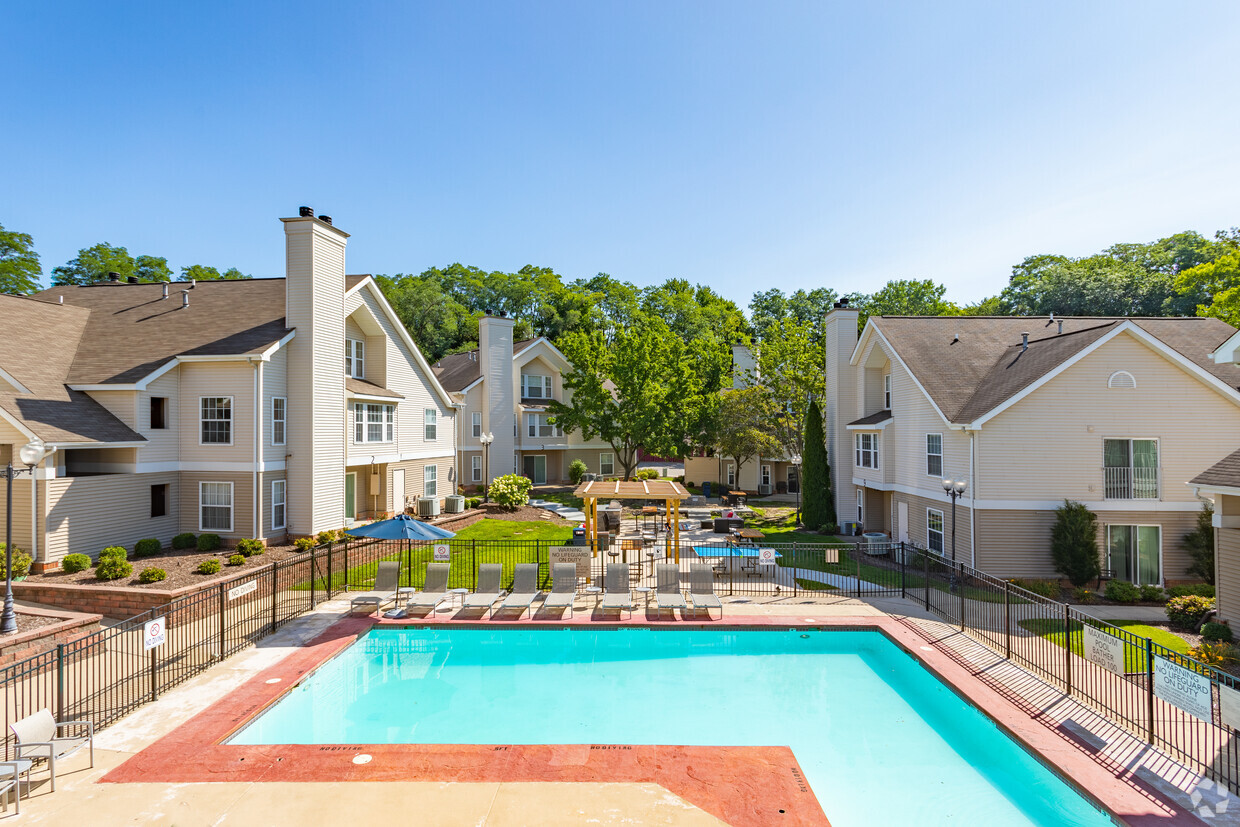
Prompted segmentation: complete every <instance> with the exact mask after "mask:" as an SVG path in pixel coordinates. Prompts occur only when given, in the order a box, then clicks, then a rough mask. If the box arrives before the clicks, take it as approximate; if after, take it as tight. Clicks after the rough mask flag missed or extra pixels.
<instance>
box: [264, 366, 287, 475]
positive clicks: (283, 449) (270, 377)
mask: <svg viewBox="0 0 1240 827" xmlns="http://www.w3.org/2000/svg"><path fill="white" fill-rule="evenodd" d="M277 396H280V397H283V398H284V400H285V403H284V404H285V417H284V444H283V445H273V444H272V442H271V400H272V399H274V398H275V397H277ZM289 402H290V400H289V398H288V349H287V348H280V349H279V350H277V351H276V352H275V353H273V354H272V355H271V361H270V362H266V363H265V364H264V365H263V461H264V462H268V463H270V462H284V458H285V454H287V453H289V432H290V420H291V416H292V414H291V412H290V411H289Z"/></svg>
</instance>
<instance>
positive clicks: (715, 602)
mask: <svg viewBox="0 0 1240 827" xmlns="http://www.w3.org/2000/svg"><path fill="white" fill-rule="evenodd" d="M689 600H690V601H692V603H693V613H694V614H695V615H696V614H697V610H698V609H705V610H706V617H707V619H709V618H710V610H711V609H718V610H719V618H720V619H722V618H723V604H722V603H721V602H719V597H718V595H716V594H715V580H714V573H713V571H712V569H711V568H710V567H709V566H692V567H690V569H689Z"/></svg>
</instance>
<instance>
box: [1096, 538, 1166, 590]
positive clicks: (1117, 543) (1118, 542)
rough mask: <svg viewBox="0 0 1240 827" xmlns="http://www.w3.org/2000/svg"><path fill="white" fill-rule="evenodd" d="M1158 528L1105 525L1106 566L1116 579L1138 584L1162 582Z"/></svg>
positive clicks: (1160, 545) (1160, 546) (1160, 541)
mask: <svg viewBox="0 0 1240 827" xmlns="http://www.w3.org/2000/svg"><path fill="white" fill-rule="evenodd" d="M1161 559H1162V529H1161V528H1160V527H1159V526H1156V525H1113V526H1107V568H1109V569H1110V570H1111V571H1112V572H1113V573H1114V574H1115V579H1116V580H1127V581H1128V582H1130V583H1136V584H1137V585H1139V586H1142V585H1147V584H1154V585H1157V584H1159V583H1161V582H1162V566H1161Z"/></svg>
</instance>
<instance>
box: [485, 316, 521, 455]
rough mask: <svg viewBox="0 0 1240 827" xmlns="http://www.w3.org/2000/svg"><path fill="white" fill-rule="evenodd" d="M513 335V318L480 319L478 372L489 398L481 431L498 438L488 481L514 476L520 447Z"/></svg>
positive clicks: (518, 389) (492, 450) (518, 379)
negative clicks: (515, 461) (513, 467)
mask: <svg viewBox="0 0 1240 827" xmlns="http://www.w3.org/2000/svg"><path fill="white" fill-rule="evenodd" d="M512 334H513V321H512V319H505V318H501V317H499V316H483V317H482V318H481V319H479V320H478V373H479V374H480V375H481V376H482V378H483V379H485V380H486V381H485V382H484V383H483V384H484V387H485V389H486V396H485V402H484V405H483V411H482V430H483V431H490V432H491V433H492V434H494V435H495V442H494V443H492V445H491V452H490V463H489V465H490V467H489V468H488V469H487V474H486V479H488V480H492V479H495V478H496V477H499V476H502V475H504V474H511V473H512V465H511V461H512V457H513V453H514V452H515V451H516V447H517V446H516V439H515V437H514V436H513V429H514V427H515V426H516V425H517V424H518V423H517V421H516V416H517V397H518V396H519V395H520V394H521V390H520V382H521V377H520V376H514V375H513V370H512Z"/></svg>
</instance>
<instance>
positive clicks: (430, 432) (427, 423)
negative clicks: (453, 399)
mask: <svg viewBox="0 0 1240 827" xmlns="http://www.w3.org/2000/svg"><path fill="white" fill-rule="evenodd" d="M438 425H439V411H437V410H435V409H434V408H426V409H424V410H423V411H422V427H423V430H424V431H425V439H426V441H427V442H434V441H435V434H436V433H438V431H439V428H438ZM388 441H389V442H390V441H391V440H388Z"/></svg>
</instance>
